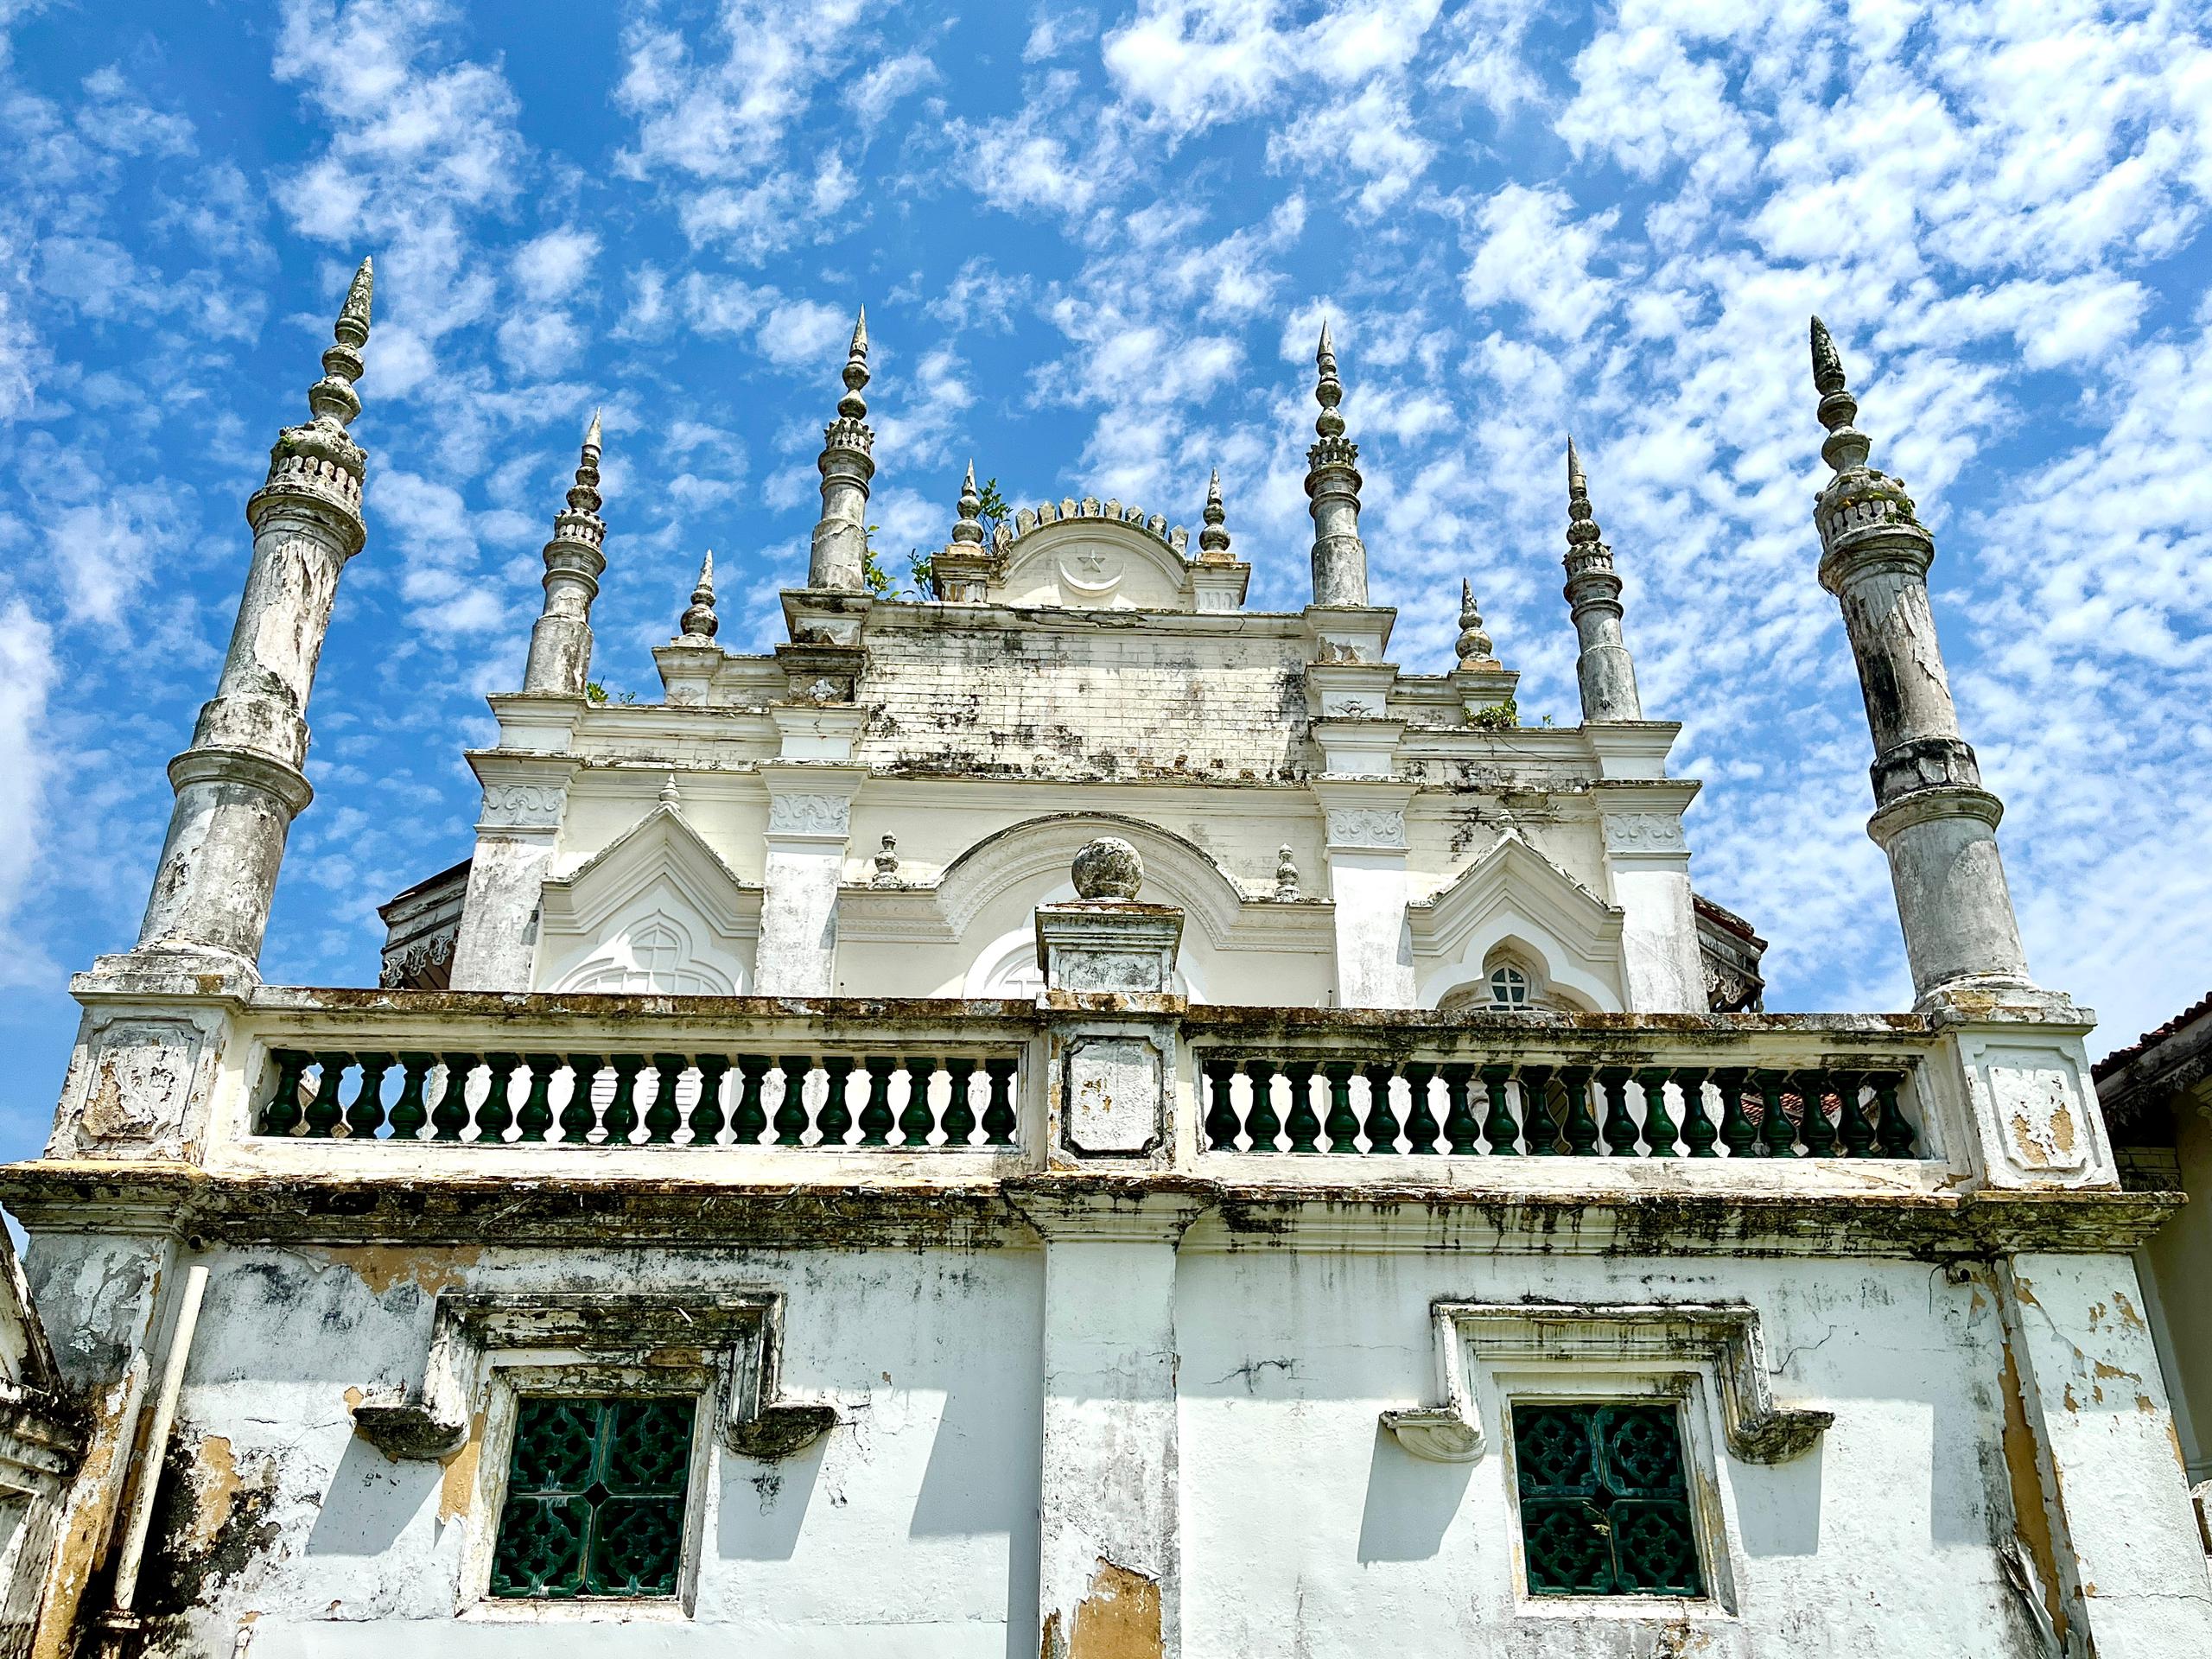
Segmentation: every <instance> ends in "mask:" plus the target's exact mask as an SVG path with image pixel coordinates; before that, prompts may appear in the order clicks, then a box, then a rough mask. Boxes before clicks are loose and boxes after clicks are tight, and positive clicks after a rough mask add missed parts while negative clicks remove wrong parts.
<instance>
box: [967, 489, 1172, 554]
mask: <svg viewBox="0 0 2212 1659" xmlns="http://www.w3.org/2000/svg"><path fill="white" fill-rule="evenodd" d="M1077 518H1103V519H1106V520H1108V521H1109V522H1111V523H1114V524H1128V525H1129V526H1130V527H1131V528H1133V529H1135V530H1141V531H1144V533H1145V534H1146V535H1147V536H1149V537H1152V538H1153V540H1154V541H1156V542H1158V543H1160V545H1161V546H1163V547H1165V548H1167V549H1169V550H1171V551H1173V553H1174V555H1175V556H1176V557H1177V558H1179V559H1182V558H1188V557H1189V556H1190V544H1191V532H1190V531H1187V530H1185V529H1184V528H1183V526H1182V525H1180V524H1177V525H1175V526H1173V528H1172V529H1171V528H1170V527H1169V525H1168V523H1167V520H1166V518H1165V517H1164V516H1163V515H1161V514H1160V513H1157V512H1154V513H1147V512H1145V510H1144V509H1143V508H1142V507H1140V506H1135V505H1130V506H1123V505H1122V504H1121V503H1120V502H1119V501H1103V502H1102V501H1101V500H1099V499H1098V498H1097V497H1096V496H1095V495H1086V496H1084V498H1083V499H1082V500H1080V501H1078V500H1077V499H1075V498H1074V497H1073V496H1069V497H1068V498H1067V499H1065V500H1062V501H1058V502H1052V501H1046V502H1041V503H1039V505H1036V506H1033V507H1023V508H1021V509H1020V510H1019V511H1018V512H1015V514H1014V534H1013V535H1012V536H1011V537H1008V538H1007V541H1006V542H1005V543H1003V544H1002V545H1001V546H1000V547H999V548H997V549H996V550H995V551H997V552H998V553H1000V554H1004V553H1005V552H1007V550H1009V549H1011V548H1012V547H1013V545H1014V543H1016V542H1018V541H1020V539H1021V538H1022V537H1025V536H1027V535H1028V534H1029V532H1030V531H1033V530H1038V529H1040V528H1042V527H1043V526H1045V525H1046V524H1061V523H1065V522H1067V521H1069V520H1072V519H1077Z"/></svg>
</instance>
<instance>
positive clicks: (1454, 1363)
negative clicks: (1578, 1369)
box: [1382, 1300, 1835, 1463]
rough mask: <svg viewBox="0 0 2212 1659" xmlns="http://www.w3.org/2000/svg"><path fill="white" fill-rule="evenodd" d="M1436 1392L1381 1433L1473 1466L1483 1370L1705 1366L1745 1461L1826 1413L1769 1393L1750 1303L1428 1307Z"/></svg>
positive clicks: (1391, 1414)
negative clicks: (1470, 1366)
mask: <svg viewBox="0 0 2212 1659" xmlns="http://www.w3.org/2000/svg"><path fill="white" fill-rule="evenodd" d="M1429 1313H1430V1318H1431V1320H1432V1321H1433V1326H1434V1332H1435V1338H1436V1370H1437V1383H1438V1391H1439V1392H1440V1394H1441V1395H1442V1396H1443V1398H1442V1400H1441V1401H1440V1403H1438V1404H1436V1405H1433V1406H1414V1407H1408V1408H1402V1409H1399V1410H1395V1411H1385V1412H1384V1413H1383V1414H1382V1421H1383V1427H1384V1428H1386V1429H1388V1430H1389V1432H1390V1433H1392V1434H1394V1435H1395V1436H1396V1437H1397V1440H1398V1443H1399V1444H1400V1445H1401V1446H1404V1447H1405V1448H1406V1450H1407V1451H1408V1452H1412V1453H1413V1454H1414V1456H1415V1457H1417V1458H1423V1459H1427V1460H1428V1461H1429V1462H1432V1463H1473V1462H1476V1461H1478V1459H1480V1458H1481V1457H1482V1455H1483V1452H1484V1450H1485V1449H1486V1447H1487V1446H1488V1444H1489V1439H1488V1436H1487V1434H1486V1433H1485V1432H1484V1427H1483V1421H1482V1417H1481V1415H1480V1413H1479V1411H1478V1408H1477V1405H1476V1402H1475V1395H1474V1389H1473V1387H1472V1384H1471V1380H1470V1378H1469V1376H1468V1374H1467V1356H1468V1354H1469V1353H1470V1352H1471V1353H1472V1354H1473V1355H1474V1356H1475V1357H1476V1359H1477V1360H1478V1362H1480V1363H1484V1364H1495V1363H1498V1362H1500V1361H1505V1362H1509V1363H1510V1362H1523V1363H1525V1362H1529V1361H1539V1362H1554V1361H1560V1360H1574V1361H1587V1360H1592V1359H1596V1360H1603V1361H1611V1362H1616V1363H1618V1362H1621V1361H1627V1362H1629V1363H1633V1364H1638V1365H1642V1366H1648V1367H1649V1369H1650V1370H1653V1371H1654V1372H1660V1373H1664V1372H1669V1371H1673V1372H1680V1371H1683V1370H1691V1369H1694V1368H1695V1367H1697V1366H1700V1365H1710V1366H1711V1367H1712V1368H1713V1380H1714V1383H1715V1384H1716V1386H1717V1389H1718V1392H1719V1396H1720V1412H1721V1417H1722V1420H1723V1421H1724V1423H1725V1424H1726V1429H1727V1434H1728V1445H1729V1447H1730V1449H1731V1450H1732V1451H1733V1452H1735V1454H1736V1455H1737V1456H1738V1457H1739V1458H1742V1459H1745V1461H1747V1462H1751V1463H1783V1462H1786V1461H1787V1460H1788V1459H1791V1458H1794V1457H1796V1456H1798V1455H1799V1454H1801V1453H1802V1452H1806V1451H1808V1450H1810V1449H1811V1447H1812V1445H1813V1442H1814V1441H1815V1440H1818V1439H1819V1438H1820V1436H1821V1433H1823V1432H1824V1431H1825V1430H1826V1429H1827V1427H1828V1426H1829V1425H1830V1424H1831V1423H1833V1422H1834V1421H1835V1414H1834V1412H1830V1411H1821V1410H1818V1409H1815V1408H1810V1407H1803V1406H1785V1405H1783V1404H1781V1403H1779V1402H1777V1400H1776V1399H1775V1397H1774V1390H1773V1387H1772V1384H1771V1383H1770V1376H1769V1373H1768V1370H1767V1364H1766V1345H1765V1342H1764V1338H1762V1336H1761V1334H1760V1330H1759V1314H1758V1309H1757V1308H1755V1307H1751V1306H1740V1305H1736V1304H1718V1303H1688V1302H1684V1303H1672V1302H1649V1303H1607V1302H1567V1303H1556V1304H1549V1305H1531V1304H1527V1303H1520V1302H1455V1301H1450V1300H1439V1301H1436V1302H1433V1303H1432V1304H1430V1307H1429Z"/></svg>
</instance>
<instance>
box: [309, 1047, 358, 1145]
mask: <svg viewBox="0 0 2212 1659" xmlns="http://www.w3.org/2000/svg"><path fill="white" fill-rule="evenodd" d="M316 1058H318V1059H320V1060H321V1062H322V1075H321V1076H320V1077H317V1078H316V1079H315V1098H314V1099H312V1100H310V1101H308V1109H307V1126H308V1135H310V1136H311V1137H313V1138H314V1139H315V1140H317V1141H327V1140H328V1139H330V1137H331V1135H332V1133H333V1132H334V1130H335V1129H336V1128H338V1120H339V1110H338V1090H339V1086H340V1084H343V1083H344V1082H345V1080H346V1067H347V1066H349V1065H352V1064H353V1056H352V1055H350V1054H321V1055H318V1056H316Z"/></svg>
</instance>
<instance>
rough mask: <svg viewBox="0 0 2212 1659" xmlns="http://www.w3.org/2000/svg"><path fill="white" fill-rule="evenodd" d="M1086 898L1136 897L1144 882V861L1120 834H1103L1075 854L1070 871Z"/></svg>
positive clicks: (1078, 894)
mask: <svg viewBox="0 0 2212 1659" xmlns="http://www.w3.org/2000/svg"><path fill="white" fill-rule="evenodd" d="M1069 873H1070V874H1071V875H1073V876H1074V877H1075V890H1076V894H1077V897H1078V898H1083V899H1134V898H1135V897H1136V896H1137V889H1138V888H1139V887H1141V886H1143V885H1144V861H1143V860H1142V859H1141V858H1139V857H1138V856H1137V849H1135V848H1134V847H1132V846H1130V845H1129V843H1128V842H1126V841H1123V840H1122V838H1121V837H1120V836H1099V838H1098V839H1097V840H1096V841H1094V842H1091V843H1090V845H1089V846H1087V847H1085V848H1084V849H1083V850H1082V851H1081V852H1079V853H1077V855H1075V863H1074V865H1073V867H1072V868H1071V870H1070V872H1069Z"/></svg>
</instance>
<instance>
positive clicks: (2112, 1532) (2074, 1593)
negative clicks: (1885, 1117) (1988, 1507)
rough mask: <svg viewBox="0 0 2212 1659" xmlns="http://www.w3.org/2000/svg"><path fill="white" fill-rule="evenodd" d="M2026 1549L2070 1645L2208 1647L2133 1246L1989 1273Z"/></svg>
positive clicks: (2151, 1653) (2200, 1559)
mask: <svg viewBox="0 0 2212 1659" xmlns="http://www.w3.org/2000/svg"><path fill="white" fill-rule="evenodd" d="M1994 1280H1995V1290H1996V1295H1997V1300H1998V1312H1999V1317H2000V1318H2001V1319H2002V1320H2003V1325H2004V1334H2005V1348H2004V1353H2005V1376H2003V1377H2002V1378H2001V1379H2000V1388H2001V1392H2002V1396H2003V1398H2002V1408H2003V1410H2004V1413H2005V1463H2006V1465H2007V1467H2008V1470H2009V1472H2010V1475H2011V1484H2012V1509H2013V1522H2014V1526H2015V1534H2016V1535H2015V1537H2014V1539H2013V1540H2012V1545H2013V1548H2014V1549H2015V1550H2016V1551H2017V1552H2018V1559H2020V1560H2024V1561H2025V1562H2026V1563H2027V1564H2028V1565H2029V1566H2030V1567H2031V1568H2032V1570H2033V1585H2032V1591H2033V1593H2034V1594H2035V1595H2036V1597H2037V1599H2039V1600H2040V1601H2041V1602H2042V1604H2043V1605H2042V1612H2043V1615H2044V1617H2043V1618H2042V1619H2041V1620H2040V1621H2038V1622H2039V1623H2041V1624H2044V1628H2045V1629H2046V1630H2048V1632H2049V1634H2050V1636H2051V1637H2056V1641H2057V1643H2058V1644H2059V1645H2060V1650H2061V1651H2063V1652H2064V1653H2066V1654H2069V1655H2074V1654H2094V1655H2095V1656H2097V1659H2166V1656H2169V1655H2173V1654H2183V1653H2212V1580H2207V1578H2206V1575H2205V1567H2204V1552H2203V1548H2202V1544H2201V1542H2200V1541H2199V1539H2198V1536H2197V1531H2196V1516H2195V1515H2194V1513H2193V1511H2192V1510H2191V1508H2190V1496H2189V1478H2188V1475H2187V1472H2186V1471H2185V1470H2184V1469H2183V1466H2182V1462H2181V1454H2180V1452H2179V1449H2178V1446H2177V1442H2176V1440H2175V1439H2174V1434H2173V1423H2172V1419H2171V1408H2170V1407H2169V1404H2168V1402H2167V1399H2166V1393H2165V1385H2164V1381H2163V1380H2162V1378H2161V1376H2160V1375H2159V1370H2158V1354H2157V1351H2155V1349H2154V1348H2153V1346H2152V1337H2151V1331H2150V1327H2149V1325H2148V1324H2147V1322H2146V1321H2145V1318H2144V1312H2143V1310H2144V1300H2143V1294H2142V1287H2141V1286H2140V1284H2139V1282H2138V1281H2137V1278H2136V1274H2135V1267H2134V1263H2133V1261H2132V1260H2131V1259H2130V1258H2129V1257H2128V1256H2126V1255H2121V1254H2119V1253H2116V1252H2115V1253H2113V1254H2111V1255H2019V1256H2015V1257H2012V1258H2011V1259H2010V1260H2009V1261H2005V1262H1999V1264H1998V1265H1997V1267H1996V1268H1995V1272H1994Z"/></svg>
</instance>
